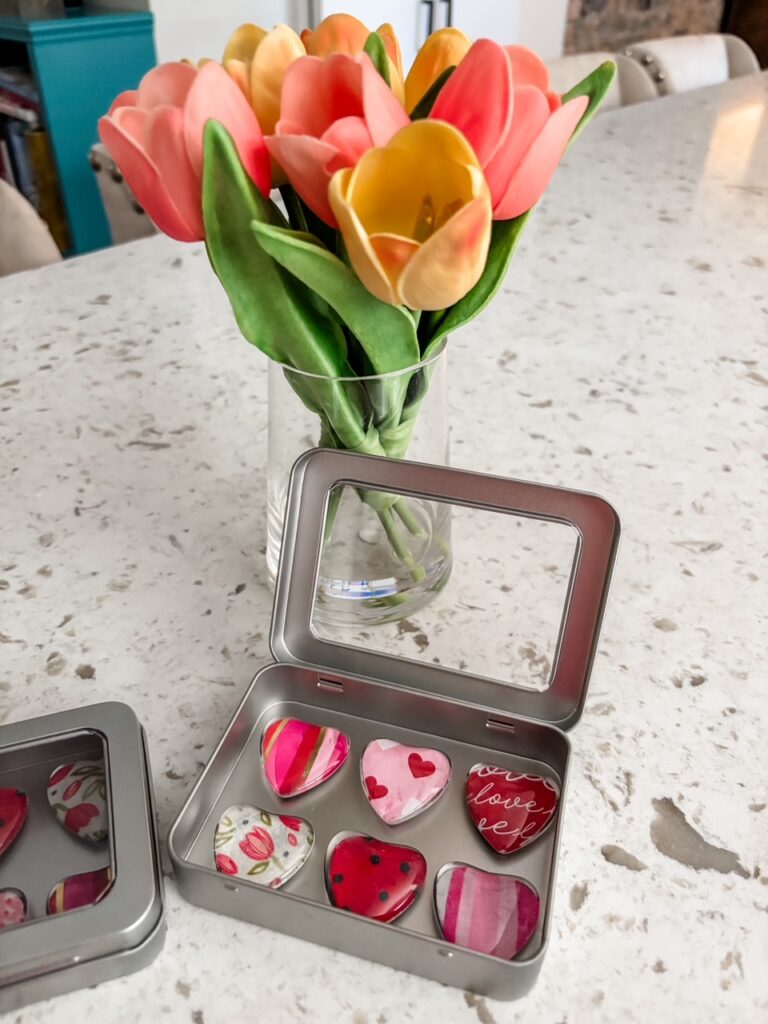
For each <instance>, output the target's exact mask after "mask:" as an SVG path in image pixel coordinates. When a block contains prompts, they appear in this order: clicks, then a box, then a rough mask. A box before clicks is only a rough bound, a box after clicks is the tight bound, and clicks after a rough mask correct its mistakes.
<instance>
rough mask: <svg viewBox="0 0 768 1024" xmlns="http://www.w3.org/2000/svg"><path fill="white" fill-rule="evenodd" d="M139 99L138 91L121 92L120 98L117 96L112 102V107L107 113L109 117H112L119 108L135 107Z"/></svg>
mask: <svg viewBox="0 0 768 1024" xmlns="http://www.w3.org/2000/svg"><path fill="white" fill-rule="evenodd" d="M138 97H139V92H138V90H137V89H127V90H126V91H125V92H121V93H120V95H119V96H115V98H114V99H113V100H112V105H111V106H110V108H109V110H108V111H107V117H111V116H112V114H114V112H115V111H116V110H117V109H118V108H119V107H135V106H136V103H137V101H138Z"/></svg>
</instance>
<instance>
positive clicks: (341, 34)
mask: <svg viewBox="0 0 768 1024" xmlns="http://www.w3.org/2000/svg"><path fill="white" fill-rule="evenodd" d="M369 34H370V33H369V32H368V29H367V28H366V27H365V25H364V24H363V23H362V21H360V20H359V19H358V18H355V17H353V16H352V15H351V14H331V15H330V16H329V17H327V18H323V20H322V21H321V22H320V24H319V25H318V26H317V28H316V29H315V30H314V32H308V33H307V34H306V35H305V33H304V32H302V34H301V38H302V42H303V43H304V45H305V46H306V48H307V53H310V54H313V55H314V56H317V57H327V56H328V55H329V54H331V53H346V54H349V55H350V56H355V55H356V54H358V53H362V52H363V47H364V46H365V41H366V39H367V38H368V36H369Z"/></svg>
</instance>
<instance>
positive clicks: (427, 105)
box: [411, 64, 456, 121]
mask: <svg viewBox="0 0 768 1024" xmlns="http://www.w3.org/2000/svg"><path fill="white" fill-rule="evenodd" d="M455 70H456V65H455V64H451V65H450V66H449V67H447V68H446V69H445V70H444V71H441V72H440V74H439V75H438V76H437V78H436V79H435V80H434V82H433V83H432V85H430V87H429V88H428V89H427V91H426V92H425V93H424V95H423V96H422V97H421V99H420V100H419V102H418V103H417V104H416V106H415V107H414V108H413V110H412V111H411V120H412V121H421V120H422V119H423V118H425V117H429V115H430V113H431V111H432V107H434V105H435V100H436V99H437V97H438V96H439V95H440V90H441V89H442V88H443V86H444V85H445V83H446V82H447V81H448V79H449V78H450V77H451V75H452V74H453V72H454V71H455Z"/></svg>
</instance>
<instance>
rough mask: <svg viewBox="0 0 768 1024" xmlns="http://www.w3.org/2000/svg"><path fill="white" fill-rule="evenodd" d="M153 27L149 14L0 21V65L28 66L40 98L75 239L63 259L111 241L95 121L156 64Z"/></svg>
mask: <svg viewBox="0 0 768 1024" xmlns="http://www.w3.org/2000/svg"><path fill="white" fill-rule="evenodd" d="M152 29H153V19H152V15H151V14H150V13H148V12H144V11H130V12H128V11H126V12H116V11H113V10H111V9H110V11H109V12H108V13H107V12H103V13H102V12H99V11H98V10H96V9H92V8H87V9H80V8H76V9H70V10H68V11H67V12H66V13H62V15H61V16H59V17H55V18H49V19H45V20H35V21H27V20H25V19H23V18H13V17H0V66H4V65H12V64H17V65H18V64H28V65H29V67H30V68H31V71H32V76H33V79H34V83H35V86H36V88H37V91H38V93H39V96H40V104H41V116H42V123H43V127H44V128H45V130H46V132H47V134H48V137H49V141H50V146H51V150H52V153H53V158H54V161H55V166H56V171H57V174H58V180H59V188H60V191H61V197H62V200H63V204H64V211H65V216H66V220H67V224H68V228H69V236H70V240H71V248H70V249H69V251H68V252H67V253H66V255H76V254H79V253H84V252H90V251H92V250H93V249H101V248H103V247H105V246H108V245H110V244H111V238H110V234H109V227H108V225H107V219H106V216H105V214H104V207H103V204H102V201H101V197H100V195H99V189H98V186H97V183H96V177H95V175H94V173H93V171H92V169H91V167H90V164H89V162H88V154H89V151H90V148H91V145H92V144H93V143H94V142H96V140H97V130H96V123H97V121H98V118H99V117H100V116H101V115H102V114H103V113H105V112H106V110H107V109H108V107H109V104H110V103H111V102H112V100H113V99H114V97H115V96H116V95H117V94H118V93H119V92H122V91H123V90H125V89H133V88H135V87H136V86H137V85H138V83H139V80H140V78H141V77H142V75H143V74H144V73H145V72H146V71H148V70H149V68H151V67H153V66H154V64H155V63H156V61H155V45H154V40H153V32H152Z"/></svg>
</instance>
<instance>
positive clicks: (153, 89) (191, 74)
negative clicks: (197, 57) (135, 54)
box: [136, 61, 198, 110]
mask: <svg viewBox="0 0 768 1024" xmlns="http://www.w3.org/2000/svg"><path fill="white" fill-rule="evenodd" d="M197 75H198V72H197V71H196V69H195V68H193V67H191V66H190V65H189V64H182V63H181V62H180V61H177V62H171V63H169V64H159V65H158V66H157V67H156V68H152V70H151V71H148V72H147V73H146V75H144V77H143V78H142V80H141V82H140V84H139V88H138V96H137V98H136V106H137V107H141V108H142V109H143V110H152V109H153V108H154V107H163V106H170V107H181V106H183V105H184V101H185V100H186V98H187V96H188V94H189V90H190V89H191V88H192V86H193V85H194V84H195V80H196V79H197Z"/></svg>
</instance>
